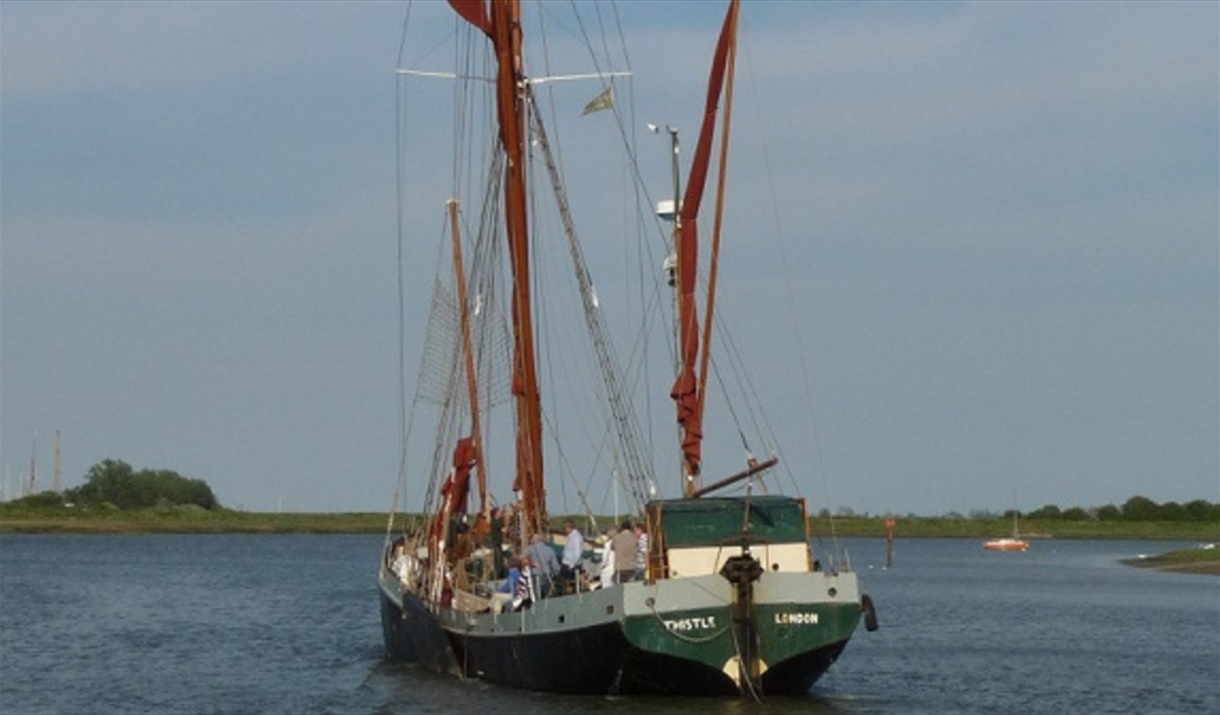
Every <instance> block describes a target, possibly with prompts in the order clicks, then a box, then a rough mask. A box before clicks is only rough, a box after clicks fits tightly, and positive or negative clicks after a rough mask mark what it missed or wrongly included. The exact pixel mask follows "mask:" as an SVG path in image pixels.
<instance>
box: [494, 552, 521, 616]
mask: <svg viewBox="0 0 1220 715" xmlns="http://www.w3.org/2000/svg"><path fill="white" fill-rule="evenodd" d="M505 563H506V565H507V566H508V577H507V578H505V579H504V582H503V583H501V584H500V585H499V586H496V590H495V592H494V593H492V596H491V599H492V606H491V608H492V611H493V612H495V613H499V612H500V611H502V610H504V606H505V605H507V604H510V603H512V602H513V600H514V599H515V598H516V596H517V589H518V588H519V587H520V584H521V560H520V559H518V558H517V557H516V556H509V557H508V559H507V561H506V562H505ZM514 608H515V606H514Z"/></svg>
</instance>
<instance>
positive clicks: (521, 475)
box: [449, 0, 548, 533]
mask: <svg viewBox="0 0 1220 715" xmlns="http://www.w3.org/2000/svg"><path fill="white" fill-rule="evenodd" d="M449 4H450V5H451V6H452V7H453V8H454V9H455V10H456V11H457V12H458V14H459V15H461V16H462V17H463V18H465V19H466V20H467V21H468V22H470V23H471V24H473V25H475V26H476V27H478V28H479V29H481V30H482V31H483V32H484V34H486V35H487V37H488V38H490V39H491V42H492V45H493V47H494V48H495V51H496V61H497V65H498V67H497V72H496V116H497V119H498V121H499V125H500V143H501V145H502V146H503V148H504V154H505V158H506V159H507V161H506V163H505V174H506V175H505V180H504V225H505V230H506V232H507V234H508V236H507V238H508V253H509V264H510V265H511V267H512V279H513V285H512V319H513V368H512V370H513V385H512V390H513V400H514V403H515V407H516V413H517V434H516V452H517V465H516V467H517V474H516V477H515V478H514V480H513V491H514V492H515V493H517V494H518V495H519V496H520V499H521V509H522V511H523V513H524V516H525V522H526V523H525V526H526V528H527V529H528V530H529V533H536V532H540V531H544V530H545V529H546V528H547V521H548V519H547V513H546V485H545V482H544V480H543V471H542V409H541V404H542V403H541V397H540V395H539V392H538V375H537V368H536V366H535V365H536V359H535V356H534V319H533V310H532V306H531V303H530V301H531V299H532V295H531V287H530V273H529V261H530V254H529V221H528V213H527V211H526V207H527V200H526V177H525V170H526V156H527V144H526V142H527V141H528V136H527V132H526V126H527V125H526V108H527V106H528V102H527V101H526V96H525V93H526V92H528V91H529V88H528V85H527V84H526V82H525V76H524V68H523V66H522V38H521V4H520V1H519V0H492V1H491V8H490V14H489V13H488V6H487V5H486V4H484V2H483V0H449Z"/></svg>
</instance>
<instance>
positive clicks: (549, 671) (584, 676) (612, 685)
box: [450, 622, 628, 695]
mask: <svg viewBox="0 0 1220 715" xmlns="http://www.w3.org/2000/svg"><path fill="white" fill-rule="evenodd" d="M450 642H451V643H452V644H453V649H454V652H455V654H456V655H457V657H458V658H459V661H460V662H462V663H463V664H464V668H463V670H464V674H465V675H466V676H467V677H472V678H480V679H482V680H486V681H488V682H490V683H495V684H497V685H505V686H509V687H513V688H522V689H525V690H536V691H542V692H548V693H565V694H571V695H605V694H610V693H613V692H614V691H615V689H616V683H617V673H618V670H619V664H620V663H621V662H622V659H623V655H624V653H625V652H626V650H627V648H628V646H627V641H626V639H625V638H623V635H622V630H621V629H620V628H619V625H618V623H617V622H611V623H603V624H599V625H590V626H584V627H581V628H573V629H565V630H561V631H549V632H547V631H540V632H535V633H513V634H504V635H498V636H474V635H466V634H461V633H454V632H451V633H450Z"/></svg>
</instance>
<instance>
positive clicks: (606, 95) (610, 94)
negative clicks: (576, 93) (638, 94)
mask: <svg viewBox="0 0 1220 715" xmlns="http://www.w3.org/2000/svg"><path fill="white" fill-rule="evenodd" d="M613 106H614V85H610V86H608V87H606V88H605V89H604V90H602V93H601V94H599V95H597V96H596V97H594V98H593V99H592V100H591V101H590V102H589V103H588V104H586V105H585V111H583V112H581V113H580V116H582V117H583V116H584V115H586V114H589V113H591V112H596V111H599V110H602V109H609V108H610V107H613Z"/></svg>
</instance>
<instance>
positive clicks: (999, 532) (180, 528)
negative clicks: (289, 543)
mask: <svg viewBox="0 0 1220 715" xmlns="http://www.w3.org/2000/svg"><path fill="white" fill-rule="evenodd" d="M563 518H564V515H556V516H554V517H553V518H552V526H554V527H556V528H558V527H559V525H560V524H562V522H563ZM613 521H614V519H613V517H611V516H602V517H599V518H598V520H597V524H598V526H599V527H602V528H604V527H606V526H609V525H610V524H611V523H612V522H613ZM399 523H401V522H399ZM578 523H581V524H582V525H583V524H584V523H585V522H584V520H583V519H578ZM385 529H386V515H385V514H382V513H377V512H341V513H274V512H247V511H234V510H230V509H212V510H208V509H200V508H198V507H190V506H174V507H159V508H155V509H136V510H118V509H105V508H92V509H81V508H74V507H49V508H41V509H29V508H15V507H13V506H12V505H8V504H5V505H0V533H53V532H59V533H330V534H354V533H382V532H384V531H385ZM813 529H814V533H815V534H817V535H819V536H829V535H830V534H832V533H833V534H836V535H838V536H862V537H875V538H885V537H886V526H885V519H883V518H877V517H836V518H834V519H833V520H829V519H824V518H818V519H814V520H813ZM1021 530H1022V533H1023V535H1024V536H1025V537H1026V538H1028V539H1034V540H1037V539H1040V538H1053V539H1160V540H1180V541H1200V542H1220V524H1216V523H1207V522H1183V521H1174V522H1155V521H1068V520H1054V521H1049V520H1048V521H1037V520H1032V521H1028V522H1026V521H1024V520H1023V521H1022V523H1021ZM1011 531H1012V523H1011V521H1008V520H1007V519H1004V518H996V519H949V518H941V517H906V518H899V519H896V520H895V528H894V537H895V538H896V539H903V538H973V539H987V538H991V537H995V536H1006V535H1008V534H1010V533H1011Z"/></svg>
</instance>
